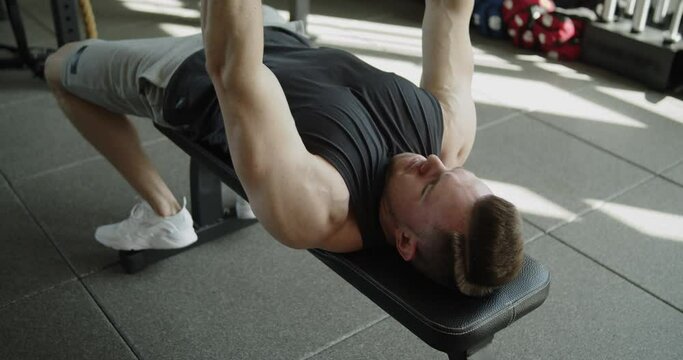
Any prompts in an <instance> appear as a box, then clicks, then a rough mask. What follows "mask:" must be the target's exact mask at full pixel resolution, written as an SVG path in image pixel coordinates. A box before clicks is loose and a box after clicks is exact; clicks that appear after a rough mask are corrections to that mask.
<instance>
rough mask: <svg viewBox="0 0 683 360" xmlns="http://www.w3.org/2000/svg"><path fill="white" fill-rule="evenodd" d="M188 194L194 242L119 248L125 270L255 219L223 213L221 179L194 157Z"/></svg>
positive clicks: (191, 161)
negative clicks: (166, 246)
mask: <svg viewBox="0 0 683 360" xmlns="http://www.w3.org/2000/svg"><path fill="white" fill-rule="evenodd" d="M190 196H191V197H192V218H193V220H194V226H195V230H196V231H197V236H198V239H197V242H195V243H194V244H192V245H190V246H188V247H184V248H182V249H172V250H142V251H119V259H120V261H121V265H122V266H123V268H124V270H125V271H126V272H127V273H136V272H138V271H140V270H142V269H144V268H145V267H146V266H147V265H149V264H152V263H155V262H157V261H159V260H162V259H165V258H167V257H169V256H173V255H175V254H178V253H181V252H183V251H185V250H188V249H190V248H193V247H195V246H197V245H199V244H203V243H205V242H208V241H211V240H213V239H215V238H217V237H220V236H223V235H225V234H229V233H231V232H234V231H236V230H238V229H240V228H243V227H245V226H247V225H251V224H253V223H255V222H256V221H255V220H238V219H236V218H234V217H228V216H226V215H225V212H224V211H223V198H222V196H221V181H220V179H219V178H218V176H216V175H215V174H214V173H213V172H211V171H210V170H209V169H208V168H206V167H204V166H203V165H202V164H200V163H199V162H198V161H195V160H194V159H192V160H190Z"/></svg>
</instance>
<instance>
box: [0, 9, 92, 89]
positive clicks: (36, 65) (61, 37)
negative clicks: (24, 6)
mask: <svg viewBox="0 0 683 360" xmlns="http://www.w3.org/2000/svg"><path fill="white" fill-rule="evenodd" d="M50 6H51V9H52V18H53V21H54V27H55V34H56V35H57V46H62V45H64V44H66V43H68V42H72V41H78V40H80V39H81V34H80V31H79V29H78V14H77V9H78V6H77V5H76V0H50ZM5 10H6V12H7V13H6V15H7V18H8V19H9V21H10V23H11V25H12V32H13V34H14V40H15V42H16V46H11V45H5V44H0V49H3V50H7V51H8V52H9V53H10V57H9V58H2V59H0V69H21V68H24V67H27V68H29V69H30V70H31V71H32V72H33V73H34V74H35V75H36V76H38V77H41V78H42V77H43V70H44V67H45V59H46V58H47V57H48V55H50V53H52V52H54V49H51V48H31V47H29V45H28V41H27V40H26V31H25V30H24V23H23V22H22V19H21V13H20V11H19V5H18V4H17V0H5Z"/></svg>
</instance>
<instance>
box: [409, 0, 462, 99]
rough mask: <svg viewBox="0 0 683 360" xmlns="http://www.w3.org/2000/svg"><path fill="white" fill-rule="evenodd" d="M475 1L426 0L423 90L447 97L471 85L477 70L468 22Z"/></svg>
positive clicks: (423, 32)
mask: <svg viewBox="0 0 683 360" xmlns="http://www.w3.org/2000/svg"><path fill="white" fill-rule="evenodd" d="M473 7H474V0H427V2H426V8H425V15H424V20H423V24H422V56H423V72H422V84H421V85H422V87H424V88H426V89H428V90H430V91H432V92H433V93H435V95H437V96H439V95H441V96H445V95H448V93H450V92H452V91H453V90H454V89H453V88H454V87H455V86H460V85H465V86H469V80H470V78H471V75H472V71H473V68H474V65H473V59H472V45H471V43H470V38H469V19H470V17H471V15H472V9H473Z"/></svg>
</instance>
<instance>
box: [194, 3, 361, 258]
mask: <svg viewBox="0 0 683 360" xmlns="http://www.w3.org/2000/svg"><path fill="white" fill-rule="evenodd" d="M201 13H202V33H203V37H204V51H205V53H206V69H207V72H208V73H209V76H210V77H211V82H212V83H213V87H214V89H215V90H216V96H217V97H218V102H219V104H220V108H221V113H222V115H223V122H224V123H225V131H226V135H227V140H228V147H229V149H230V155H231V157H232V162H233V165H234V166H235V171H236V172H237V176H238V177H239V179H240V182H241V183H242V186H243V187H244V190H245V191H246V193H247V196H248V197H249V202H250V204H251V206H252V209H253V210H254V213H255V214H256V216H257V217H258V219H259V221H260V222H261V224H262V225H263V226H264V227H265V228H266V230H268V231H269V232H270V233H271V234H272V235H273V236H274V237H275V238H276V239H277V240H279V241H280V242H281V243H283V244H285V245H287V246H290V247H295V248H312V247H318V248H324V249H327V250H332V251H351V250H357V248H356V247H357V246H356V247H354V246H350V245H349V244H339V243H335V244H329V243H325V241H326V240H327V239H329V238H330V237H331V236H332V234H334V233H335V231H336V230H337V227H336V226H337V224H338V223H339V221H336V220H338V219H339V218H340V217H343V218H344V219H345V216H346V212H343V211H341V212H340V211H335V209H338V208H339V206H335V205H338V204H339V203H340V202H341V203H343V204H346V203H347V202H348V196H349V195H348V190H347V189H346V185H345V183H344V181H343V179H342V178H341V176H340V175H339V174H338V173H337V172H336V171H335V170H334V168H333V167H332V166H331V165H330V164H329V163H327V162H325V161H324V160H322V159H321V158H319V157H317V156H313V155H312V154H311V153H309V152H308V151H307V150H306V148H305V146H304V144H303V142H302V140H301V136H300V135H299V133H298V131H297V129H296V125H295V123H294V119H293V117H292V114H291V111H290V110H289V105H288V103H287V99H286V97H285V94H284V91H283V90H282V87H281V86H280V83H279V82H278V80H277V78H276V77H275V75H274V74H273V73H272V72H271V71H270V69H268V68H267V67H266V66H265V65H264V64H263V44H264V39H263V36H264V31H263V15H262V9H261V1H260V0H203V1H202V10H201ZM351 245H353V244H351Z"/></svg>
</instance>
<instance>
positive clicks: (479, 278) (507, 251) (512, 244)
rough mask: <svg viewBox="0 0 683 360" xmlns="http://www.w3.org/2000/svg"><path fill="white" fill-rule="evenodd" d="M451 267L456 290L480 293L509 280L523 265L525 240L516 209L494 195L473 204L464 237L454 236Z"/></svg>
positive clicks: (466, 293) (487, 291) (469, 293)
mask: <svg viewBox="0 0 683 360" xmlns="http://www.w3.org/2000/svg"><path fill="white" fill-rule="evenodd" d="M451 244H452V246H453V255H454V260H455V261H454V262H455V264H454V265H455V266H454V268H453V271H454V275H455V282H456V285H457V286H458V289H459V290H460V291H461V292H462V293H463V294H465V295H470V296H483V295H486V294H489V293H491V292H492V291H493V290H495V289H496V288H499V287H501V286H503V285H505V284H507V283H508V282H510V281H512V280H513V279H514V278H515V277H517V274H518V273H519V271H520V270H521V268H522V263H523V261H524V241H523V239H522V234H521V219H520V216H519V212H518V211H517V208H516V207H515V206H514V205H513V204H512V203H510V202H508V201H507V200H505V199H502V198H500V197H498V196H495V195H488V196H484V197H482V198H481V199H479V200H477V201H476V202H475V203H474V207H473V209H472V216H471V218H470V226H469V232H468V234H467V235H466V236H461V235H457V234H456V235H454V236H453V241H451Z"/></svg>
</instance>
